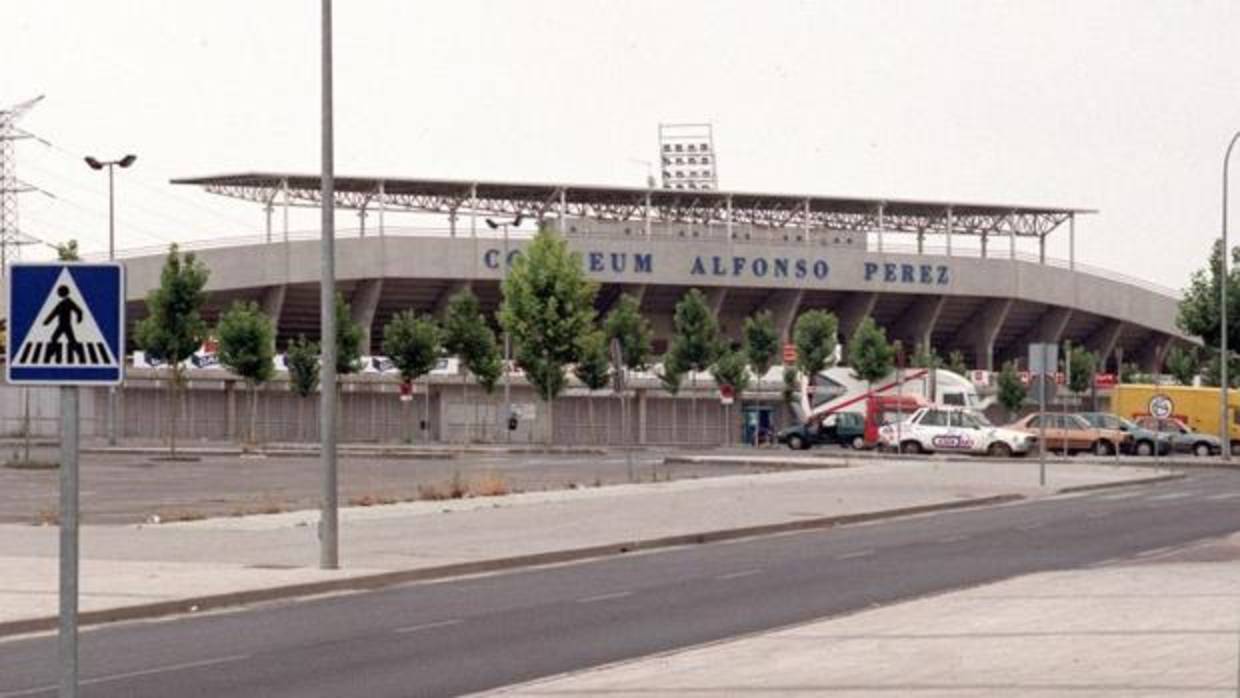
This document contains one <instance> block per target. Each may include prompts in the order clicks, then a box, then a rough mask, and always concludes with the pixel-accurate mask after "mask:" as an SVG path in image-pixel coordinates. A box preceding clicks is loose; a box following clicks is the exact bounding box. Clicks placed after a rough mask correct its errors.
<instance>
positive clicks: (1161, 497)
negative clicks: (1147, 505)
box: [1146, 492, 1192, 502]
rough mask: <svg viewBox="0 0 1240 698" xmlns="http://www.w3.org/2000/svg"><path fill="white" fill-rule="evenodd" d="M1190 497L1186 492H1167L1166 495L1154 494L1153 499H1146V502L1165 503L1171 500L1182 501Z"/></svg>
mask: <svg viewBox="0 0 1240 698" xmlns="http://www.w3.org/2000/svg"><path fill="white" fill-rule="evenodd" d="M1191 496H1192V494H1190V493H1188V492H1168V493H1166V494H1156V495H1154V496H1153V497H1146V500H1147V501H1150V502H1165V501H1168V500H1171V499H1184V498H1185V497H1191Z"/></svg>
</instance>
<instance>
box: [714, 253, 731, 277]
mask: <svg viewBox="0 0 1240 698" xmlns="http://www.w3.org/2000/svg"><path fill="white" fill-rule="evenodd" d="M710 261H711V271H712V272H714V274H715V276H726V275H727V273H728V270H727V269H724V267H723V257H719V256H714V257H711V258H710Z"/></svg>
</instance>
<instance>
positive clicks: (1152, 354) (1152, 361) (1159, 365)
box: [1137, 332, 1172, 373]
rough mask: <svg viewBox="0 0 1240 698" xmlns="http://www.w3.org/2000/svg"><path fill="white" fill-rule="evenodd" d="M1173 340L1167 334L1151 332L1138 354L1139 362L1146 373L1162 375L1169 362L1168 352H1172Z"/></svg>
mask: <svg viewBox="0 0 1240 698" xmlns="http://www.w3.org/2000/svg"><path fill="white" fill-rule="evenodd" d="M1171 345H1172V339H1171V337H1168V336H1167V335H1165V334H1159V333H1157V332H1151V333H1150V335H1149V337H1148V338H1147V339H1146V340H1145V341H1144V342H1142V344H1141V349H1140V350H1139V351H1138V354H1137V361H1138V363H1139V365H1140V366H1141V370H1142V371H1144V372H1145V373H1162V372H1163V363H1164V362H1165V361H1166V360H1167V352H1168V351H1170V350H1171Z"/></svg>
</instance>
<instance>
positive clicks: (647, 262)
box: [633, 253, 700, 274]
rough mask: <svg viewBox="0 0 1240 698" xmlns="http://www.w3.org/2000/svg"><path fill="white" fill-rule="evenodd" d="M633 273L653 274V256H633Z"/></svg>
mask: <svg viewBox="0 0 1240 698" xmlns="http://www.w3.org/2000/svg"><path fill="white" fill-rule="evenodd" d="M699 261H700V260H699ZM633 271H635V272H637V273H638V274H649V273H651V272H653V271H654V255H652V254H649V253H647V254H635V255H633Z"/></svg>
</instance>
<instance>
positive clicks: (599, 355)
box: [573, 330, 611, 441]
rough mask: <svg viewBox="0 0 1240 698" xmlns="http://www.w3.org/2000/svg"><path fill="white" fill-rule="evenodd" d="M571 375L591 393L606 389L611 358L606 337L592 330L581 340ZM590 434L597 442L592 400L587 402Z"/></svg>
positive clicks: (602, 333)
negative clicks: (578, 355) (579, 350)
mask: <svg viewBox="0 0 1240 698" xmlns="http://www.w3.org/2000/svg"><path fill="white" fill-rule="evenodd" d="M573 375H575V376H577V380H579V381H581V383H582V384H583V385H585V386H586V389H588V390H590V391H591V392H593V391H595V390H602V389H603V388H606V387H607V383H608V381H610V380H611V358H610V357H609V356H608V351H607V335H606V334H605V333H604V332H603V331H602V330H593V331H591V332H590V333H588V334H587V335H586V336H585V338H584V339H582V340H581V357H580V358H578V359H577V364H576V365H575V366H573ZM587 402H588V404H589V407H588V408H587V409H588V410H589V420H590V421H589V423H590V434H591V435H592V436H593V437H594V438H595V440H596V441H597V440H598V439H597V434H596V433H595V428H594V400H588V401H587Z"/></svg>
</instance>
